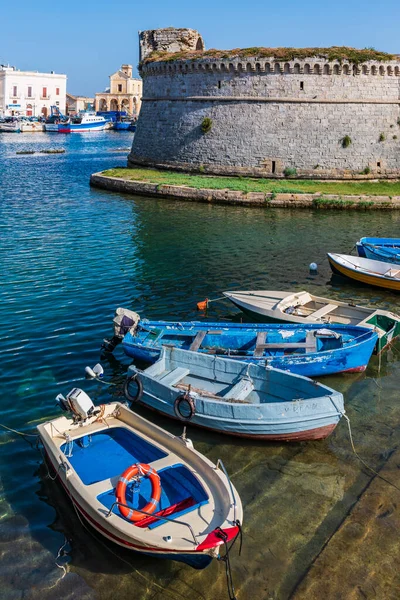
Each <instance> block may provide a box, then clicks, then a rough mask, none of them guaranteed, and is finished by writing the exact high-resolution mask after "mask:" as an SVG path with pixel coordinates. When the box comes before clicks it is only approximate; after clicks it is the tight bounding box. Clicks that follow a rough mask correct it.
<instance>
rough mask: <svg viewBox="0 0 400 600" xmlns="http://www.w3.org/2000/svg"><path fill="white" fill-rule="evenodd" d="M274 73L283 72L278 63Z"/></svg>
mask: <svg viewBox="0 0 400 600" xmlns="http://www.w3.org/2000/svg"><path fill="white" fill-rule="evenodd" d="M274 71H275V73H280V72H281V67H280V64H279V63H277V62H276V63H275V65H274Z"/></svg>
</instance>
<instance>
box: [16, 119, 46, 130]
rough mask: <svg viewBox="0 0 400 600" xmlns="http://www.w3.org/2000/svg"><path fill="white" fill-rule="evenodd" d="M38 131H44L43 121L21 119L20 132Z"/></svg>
mask: <svg viewBox="0 0 400 600" xmlns="http://www.w3.org/2000/svg"><path fill="white" fill-rule="evenodd" d="M40 131H44V125H43V123H40V122H39V121H29V120H25V119H23V120H22V121H21V133H37V132H40Z"/></svg>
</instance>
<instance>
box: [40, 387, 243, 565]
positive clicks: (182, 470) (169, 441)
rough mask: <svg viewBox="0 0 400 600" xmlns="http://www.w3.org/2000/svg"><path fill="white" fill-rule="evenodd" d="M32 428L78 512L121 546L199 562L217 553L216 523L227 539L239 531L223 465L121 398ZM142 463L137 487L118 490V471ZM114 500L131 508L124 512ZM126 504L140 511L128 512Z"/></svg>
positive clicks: (236, 503)
mask: <svg viewBox="0 0 400 600" xmlns="http://www.w3.org/2000/svg"><path fill="white" fill-rule="evenodd" d="M73 391H75V390H73ZM77 391H78V392H79V393H81V392H82V390H77ZM89 400H90V399H89ZM90 410H91V411H92V409H90ZM99 414H100V415H101V417H100V419H99V418H98V415H99ZM37 429H38V432H39V435H40V439H41V442H42V444H43V447H44V453H45V455H46V456H45V459H46V461H47V462H48V464H49V466H50V468H51V469H53V470H54V471H55V473H56V475H57V477H58V479H59V480H60V482H61V484H62V486H63V487H64V489H65V491H66V493H67V494H68V496H69V498H70V500H71V501H72V503H73V506H74V507H75V509H76V511H77V513H78V516H81V517H82V518H83V519H84V520H85V521H86V522H88V523H89V524H90V525H91V526H92V527H93V528H94V529H95V530H96V531H98V532H99V533H100V534H101V535H103V536H104V537H105V538H107V539H108V540H110V541H112V542H114V543H116V544H118V545H120V546H121V547H124V548H126V549H129V550H132V551H134V552H139V553H141V554H146V555H148V556H152V557H154V558H167V559H170V560H177V561H180V562H184V563H186V564H188V565H190V566H192V567H194V568H197V569H201V568H204V567H206V566H207V565H208V564H209V563H210V562H211V560H212V559H213V558H215V557H217V556H218V554H219V551H220V549H221V548H222V546H223V543H224V542H223V534H222V537H221V535H220V532H221V530H222V531H223V533H224V534H225V535H226V540H227V542H230V541H233V540H234V539H235V538H236V536H237V535H238V533H239V525H238V523H241V522H242V520H243V510H242V505H241V501H240V498H239V496H238V494H237V492H236V490H235V488H234V486H233V484H232V483H231V482H230V480H229V477H228V475H227V474H226V471H225V468H224V467H223V466H222V467H221V468H220V467H219V466H218V464H217V465H215V464H214V463H212V462H211V461H209V460H208V459H207V458H206V457H204V456H203V455H201V454H200V453H199V452H197V451H196V450H195V449H194V448H193V445H192V444H191V442H190V440H187V439H186V438H182V437H180V438H179V437H176V436H173V435H172V434H170V433H168V432H166V431H165V430H163V429H161V428H160V427H157V425H154V424H153V423H150V422H149V421H146V419H144V418H143V417H141V416H139V415H137V414H135V413H133V412H132V411H130V410H129V409H128V408H127V407H126V406H125V405H124V404H120V403H110V404H108V405H103V406H101V407H100V408H99V409H97V410H94V412H90V413H89V414H88V416H87V417H86V418H85V419H84V420H83V421H82V420H81V421H79V422H77V421H76V418H75V421H74V420H73V418H72V417H64V416H63V417H59V418H58V419H53V420H52V421H48V422H46V423H41V424H40V425H39V426H38V428H37ZM140 464H141V465H142V466H143V467H144V468H145V467H147V469H148V470H147V471H145V472H144V473H142V472H141V470H140V467H138V469H139V472H140V474H141V475H143V477H139V480H140V481H138V484H139V485H140V494H135V493H132V491H133V490H132V488H131V487H130V491H129V493H126V495H125V492H122V488H121V489H120V490H119V491H118V488H119V484H120V483H121V482H122V481H126V480H121V473H122V474H123V475H124V476H126V477H128V478H129V479H130V475H131V473H133V471H132V468H134V467H135V465H136V466H137V465H140ZM146 472H148V473H150V472H152V473H153V474H154V472H155V473H156V474H157V477H156V479H155V480H151V482H150V481H149V480H148V479H147V478H146V477H145V474H146ZM128 473H129V475H128ZM125 474H126V475H125ZM126 485H129V484H128V482H127V481H126ZM157 490H158V491H157ZM121 494H123V495H121ZM153 498H154V500H153ZM146 501H147V504H146ZM154 502H155V507H154V508H155V509H156V510H154V508H153V510H152V509H151V506H152V505H154ZM119 503H120V504H121V505H122V506H124V507H125V508H126V509H131V510H130V512H129V511H127V513H124V512H123V511H122V510H121V506H118V504H119ZM132 511H133V513H135V511H139V512H141V511H144V512H143V513H142V514H143V517H142V518H134V515H133V516H132V514H131V512H132ZM216 515H218V517H217V518H216ZM136 517H138V515H136ZM182 526H185V529H182ZM189 531H190V533H189Z"/></svg>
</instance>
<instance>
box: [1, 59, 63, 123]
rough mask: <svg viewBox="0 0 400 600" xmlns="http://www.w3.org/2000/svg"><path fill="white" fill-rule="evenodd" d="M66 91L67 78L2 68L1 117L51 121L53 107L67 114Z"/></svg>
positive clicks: (58, 75)
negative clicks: (43, 118) (33, 118)
mask: <svg viewBox="0 0 400 600" xmlns="http://www.w3.org/2000/svg"><path fill="white" fill-rule="evenodd" d="M66 88H67V76H66V75H61V74H58V73H54V71H51V72H50V73H39V72H38V71H20V70H18V69H16V68H15V67H10V66H6V65H0V115H1V116H17V115H26V116H27V117H40V116H44V117H47V115H49V114H50V107H51V106H57V108H59V110H60V111H61V112H62V113H65V103H66Z"/></svg>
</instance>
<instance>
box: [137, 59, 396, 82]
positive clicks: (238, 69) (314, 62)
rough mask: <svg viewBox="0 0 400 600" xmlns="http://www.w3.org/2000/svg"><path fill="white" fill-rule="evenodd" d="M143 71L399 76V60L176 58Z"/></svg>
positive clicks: (159, 72)
mask: <svg viewBox="0 0 400 600" xmlns="http://www.w3.org/2000/svg"><path fill="white" fill-rule="evenodd" d="M141 69H142V72H143V74H151V75H159V74H163V75H164V74H167V73H171V74H173V73H206V74H207V73H215V72H219V73H229V72H231V73H244V72H248V73H267V74H287V75H289V74H295V75H303V74H304V75H353V76H354V75H379V76H388V77H392V76H395V77H400V59H399V58H396V59H393V60H390V61H389V60H388V61H385V62H381V61H379V62H378V61H372V60H370V61H368V62H365V63H357V64H355V63H351V62H350V61H338V60H334V61H329V60H327V59H322V58H318V57H311V58H309V59H303V60H292V61H278V60H276V58H274V57H272V56H271V57H268V59H267V60H265V59H264V60H260V59H259V58H247V60H246V61H243V60H240V59H236V60H229V59H213V58H196V59H190V60H187V59H183V58H181V59H176V60H174V61H170V60H164V61H162V60H157V61H154V62H147V63H146V62H145V63H144V64H142V67H141Z"/></svg>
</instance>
